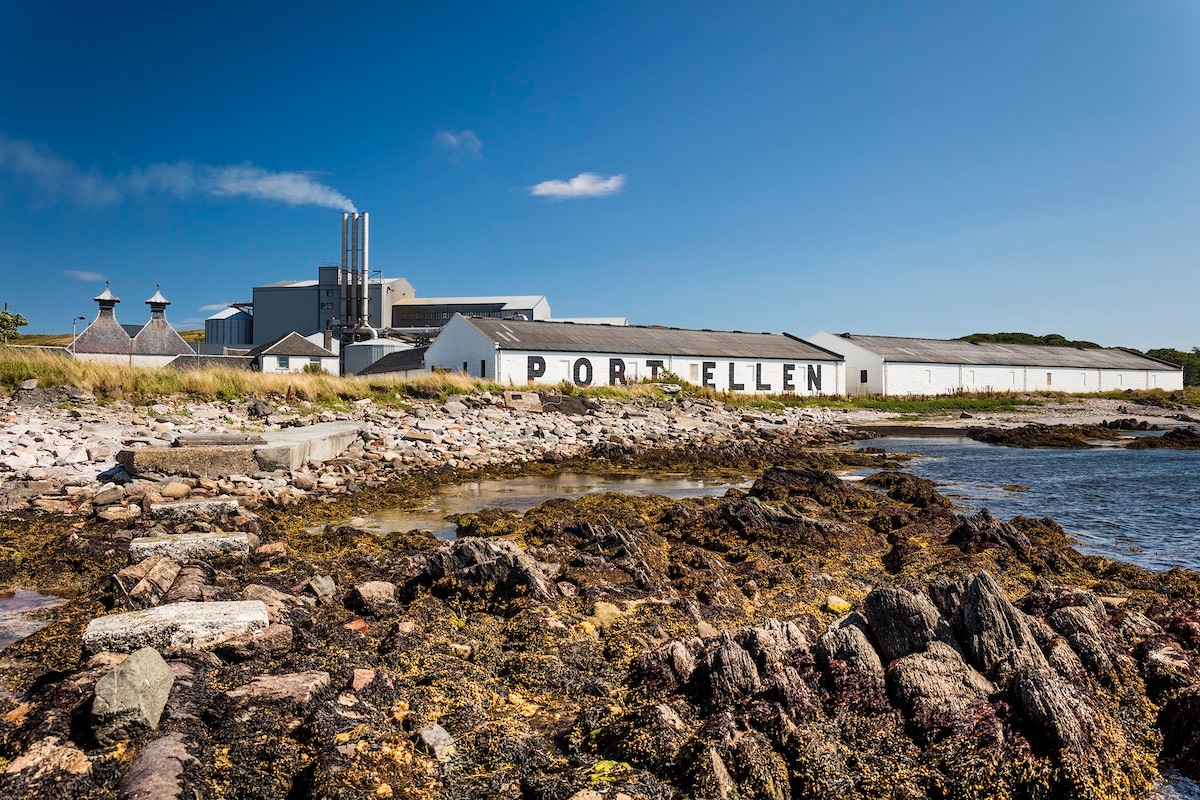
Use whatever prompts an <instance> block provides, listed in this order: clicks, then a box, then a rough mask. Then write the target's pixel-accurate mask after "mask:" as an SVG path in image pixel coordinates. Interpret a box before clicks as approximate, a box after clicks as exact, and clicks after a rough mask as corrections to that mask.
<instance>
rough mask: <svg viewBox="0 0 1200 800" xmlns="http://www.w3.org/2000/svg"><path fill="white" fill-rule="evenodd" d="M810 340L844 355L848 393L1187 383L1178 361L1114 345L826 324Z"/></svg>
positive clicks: (1145, 386)
mask: <svg viewBox="0 0 1200 800" xmlns="http://www.w3.org/2000/svg"><path fill="white" fill-rule="evenodd" d="M809 339H810V340H811V341H812V342H813V343H815V344H817V345H819V346H821V347H826V348H828V349H830V350H833V351H835V352H838V353H841V354H842V355H843V356H845V358H846V389H847V394H850V395H912V394H948V393H951V392H957V391H963V392H987V391H996V392H1010V391H1011V392H1076V393H1082V392H1107V391H1111V390H1114V389H1168V390H1171V389H1182V388H1183V369H1182V368H1181V367H1179V366H1176V365H1175V364H1169V363H1167V362H1166V361H1159V360H1158V359H1155V358H1150V357H1148V356H1143V355H1139V354H1137V353H1132V352H1130V351H1128V350H1120V349H1117V348H1107V347H1088V348H1075V347H1050V346H1046V345H1031V344H1003V343H998V342H979V343H975V342H967V341H963V340H961V339H914V338H907V337H902V336H866V335H862V334H856V333H839V334H834V333H828V332H826V331H819V332H817V333H814V334H813V335H812V336H810V337H809Z"/></svg>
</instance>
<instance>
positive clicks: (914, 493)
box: [863, 472, 954, 508]
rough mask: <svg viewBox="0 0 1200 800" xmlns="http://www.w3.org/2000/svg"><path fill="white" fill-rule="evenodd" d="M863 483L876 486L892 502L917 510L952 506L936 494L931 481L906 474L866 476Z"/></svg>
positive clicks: (888, 473) (877, 473) (886, 473)
mask: <svg viewBox="0 0 1200 800" xmlns="http://www.w3.org/2000/svg"><path fill="white" fill-rule="evenodd" d="M863 483H865V484H867V485H868V486H878V487H879V488H881V489H883V490H884V491H886V492H887V496H888V497H890V498H892V499H893V500H899V501H900V502H902V503H908V504H909V505H913V506H916V507H917V508H928V507H930V506H936V507H940V508H951V507H952V506H953V505H954V504H953V503H951V502H950V500H949V499H947V498H945V497H943V496H942V495H941V494H939V493H938V490H937V488H936V485H935V484H934V482H933V481H931V480H927V479H926V478H918V477H917V476H916V475H909V474H908V473H907V472H876V473H874V474H873V475H868V476H867V478H866V480H864V481H863Z"/></svg>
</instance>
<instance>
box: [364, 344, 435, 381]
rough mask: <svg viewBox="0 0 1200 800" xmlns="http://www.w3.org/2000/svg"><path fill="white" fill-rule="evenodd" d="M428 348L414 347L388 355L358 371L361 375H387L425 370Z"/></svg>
mask: <svg viewBox="0 0 1200 800" xmlns="http://www.w3.org/2000/svg"><path fill="white" fill-rule="evenodd" d="M428 349H429V348H428V347H413V348H410V349H408V350H397V351H396V352H394V353H388V354H387V355H386V356H384V357H383V358H381V359H379V360H378V361H376V362H375V363H374V364H371V365H370V366H368V367H366V368H365V369H361V370H359V371H358V374H359V375H386V374H388V373H389V372H408V371H410V370H415V369H425V351H426V350H428Z"/></svg>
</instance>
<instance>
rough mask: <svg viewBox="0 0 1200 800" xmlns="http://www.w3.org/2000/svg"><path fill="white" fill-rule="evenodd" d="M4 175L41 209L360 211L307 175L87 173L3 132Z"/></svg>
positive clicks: (169, 170) (154, 168) (240, 169)
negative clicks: (201, 202) (259, 203)
mask: <svg viewBox="0 0 1200 800" xmlns="http://www.w3.org/2000/svg"><path fill="white" fill-rule="evenodd" d="M0 172H8V173H10V174H12V175H15V176H17V177H18V178H19V179H20V180H21V181H23V182H24V183H26V184H28V185H29V187H30V188H31V189H32V190H33V198H34V200H35V202H36V204H38V205H53V204H55V203H59V202H67V203H71V204H72V205H78V206H84V207H89V208H103V207H105V206H112V205H116V204H118V203H121V202H124V201H127V200H131V199H139V198H147V199H148V198H153V197H154V196H169V197H173V198H176V199H179V200H190V199H194V198H197V197H214V198H216V197H247V198H251V199H254V200H265V201H267V202H274V203H284V204H285V205H289V206H320V207H322V208H335V209H338V210H339V211H355V210H357V209H355V207H354V204H353V203H352V202H350V198H348V197H346V196H345V195H344V194H342V193H341V192H339V191H337V190H336V189H334V188H332V187H330V186H326V185H325V184H323V183H321V182H320V181H318V180H317V179H316V178H314V177H313V175H312V173H308V172H271V171H270V170H265V169H263V168H262V167H257V166H255V165H253V164H250V163H245V164H230V165H226V166H210V165H206V164H193V163H191V162H188V161H177V162H175V163H172V164H149V165H147V166H145V167H139V168H136V169H133V170H130V171H129V172H123V173H119V174H117V175H112V176H107V175H103V174H102V173H101V172H100V171H99V170H97V169H95V168H89V169H83V168H81V167H80V166H79V165H78V164H76V163H75V162H73V161H71V160H69V159H66V158H64V157H62V156H60V155H58V154H57V153H54V152H52V151H51V150H49V149H47V148H45V147H43V146H41V145H37V144H34V143H33V142H26V141H21V140H19V139H10V138H9V137H7V136H5V135H4V134H3V133H0Z"/></svg>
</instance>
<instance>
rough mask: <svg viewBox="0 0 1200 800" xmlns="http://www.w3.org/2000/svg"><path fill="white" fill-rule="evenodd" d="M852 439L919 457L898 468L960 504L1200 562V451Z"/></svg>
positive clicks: (1112, 547)
mask: <svg viewBox="0 0 1200 800" xmlns="http://www.w3.org/2000/svg"><path fill="white" fill-rule="evenodd" d="M856 445H857V446H864V447H879V448H882V449H883V450H887V451H889V452H905V453H914V454H917V455H919V456H922V457H921V458H918V459H915V460H913V461H912V462H910V463H909V464H907V465H906V466H904V467H903V468H902V469H904V470H905V471H906V472H910V473H912V474H914V475H918V476H920V477H922V478H928V479H929V480H932V481H934V482H935V483H937V484H938V491H940V492H941V493H942V494H944V495H946V496H947V497H949V498H950V499H951V500H953V501H954V503H955V505H957V506H959V507H960V508H961V509H963V510H966V511H977V510H979V509H981V508H989V509H991V510H992V512H993V513H995V514H996V515H997V516H999V517H1001V518H1003V519H1009V518H1010V517H1014V516H1017V515H1021V516H1026V517H1051V518H1053V519H1054V521H1055V522H1057V523H1058V524H1059V525H1061V526H1062V527H1063V529H1064V530H1066V532H1067V533H1068V534H1069V535H1071V536H1072V537H1074V538H1075V539H1077V540H1078V541H1079V549H1080V550H1082V551H1083V552H1085V553H1090V554H1093V555H1100V556H1105V557H1107V558H1112V559H1117V560H1121V561H1128V562H1132V563H1134V564H1138V565H1139V566H1143V567H1146V568H1148V569H1152V570H1159V571H1161V570H1167V569H1170V568H1171V567H1184V568H1187V569H1200V451H1196V450H1125V449H1122V448H1116V447H1097V448H1092V449H1089V450H1054V449H1045V448H1037V449H1026V448H1017V447H1003V446H1000V445H992V444H983V443H981V442H976V441H973V440H971V439H967V438H955V437H950V438H921V437H899V436H896V437H885V438H881V439H873V440H870V441H861V442H857V443H856ZM1005 487H1010V488H1005ZM1016 487H1020V490H1015V489H1016Z"/></svg>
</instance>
